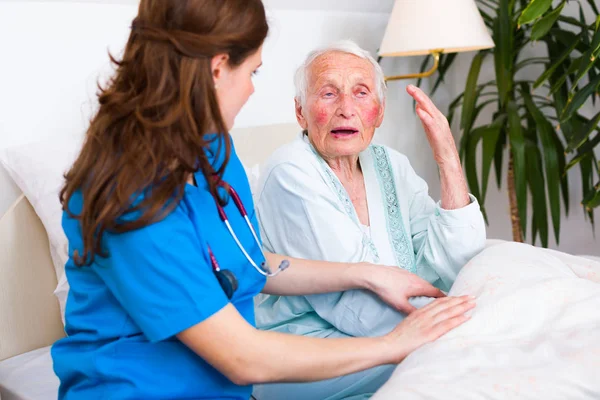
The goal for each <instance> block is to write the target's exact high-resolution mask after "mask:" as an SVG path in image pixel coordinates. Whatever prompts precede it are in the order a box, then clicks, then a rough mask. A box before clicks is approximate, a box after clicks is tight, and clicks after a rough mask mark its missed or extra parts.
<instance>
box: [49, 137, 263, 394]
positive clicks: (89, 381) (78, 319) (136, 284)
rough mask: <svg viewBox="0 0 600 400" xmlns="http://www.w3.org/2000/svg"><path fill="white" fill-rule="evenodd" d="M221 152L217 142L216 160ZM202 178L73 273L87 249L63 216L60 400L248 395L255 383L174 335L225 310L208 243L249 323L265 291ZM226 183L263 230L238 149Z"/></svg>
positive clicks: (233, 212) (251, 249) (237, 221)
mask: <svg viewBox="0 0 600 400" xmlns="http://www.w3.org/2000/svg"><path fill="white" fill-rule="evenodd" d="M228 138H229V140H231V139H230V137H229V136H228ZM217 146H218V143H217V141H215V142H213V145H212V146H211V150H212V153H214V152H215V150H216V147H217ZM223 152H224V151H223ZM223 152H222V153H223ZM207 154H208V156H209V159H210V160H211V162H212V163H213V165H214V166H215V167H218V165H219V164H220V163H222V158H223V157H221V158H220V159H215V157H214V156H213V155H212V154H211V152H210V151H209V152H207ZM195 177H196V182H197V187H195V186H192V185H187V186H186V188H185V194H184V196H183V199H182V200H181V202H180V203H179V204H178V206H177V207H176V209H175V210H174V211H173V212H171V213H170V214H169V215H168V216H167V217H166V218H164V219H163V220H161V221H159V222H156V223H154V224H152V225H149V226H146V227H144V228H142V229H138V230H135V231H131V232H127V233H122V234H109V233H107V234H105V235H104V237H103V246H104V248H105V249H107V250H108V254H109V256H108V257H107V258H101V257H99V256H97V257H96V259H95V262H94V263H93V264H92V265H91V266H89V267H87V266H86V267H82V268H79V267H77V266H75V263H74V261H73V259H72V255H73V252H74V251H75V250H76V249H82V248H83V246H82V243H83V242H82V238H81V229H80V225H79V222H78V221H77V220H75V219H72V218H70V217H69V216H68V215H67V214H66V213H65V214H64V215H63V228H64V231H65V234H66V236H67V238H68V239H69V255H70V256H71V258H70V259H69V261H68V262H67V264H66V267H65V270H66V274H67V278H68V281H69V284H70V287H71V289H70V292H69V297H68V300H67V309H66V332H67V335H68V337H66V338H64V339H61V340H59V341H58V342H57V343H55V344H54V346H53V347H52V357H53V360H54V371H55V373H56V375H57V376H58V377H59V378H60V381H61V384H60V391H59V399H86V400H88V399H184V398H185V399H244V400H247V399H248V398H249V397H250V394H251V387H250V386H244V387H242V386H237V385H235V384H233V383H232V382H231V381H229V380H228V379H227V378H226V377H225V376H224V375H222V374H221V373H220V372H218V371H217V370H216V369H214V368H213V367H212V366H210V365H209V364H208V363H207V362H205V361H204V360H203V359H202V358H201V357H199V356H198V355H196V354H195V353H194V352H193V351H191V350H190V349H188V348H187V347H186V346H185V345H184V344H183V343H181V342H180V341H179V340H177V338H176V337H175V335H176V334H177V333H179V332H181V331H183V330H185V329H187V328H189V327H192V326H194V325H196V324H198V323H199V322H202V321H204V320H205V319H207V318H208V317H210V316H211V315H213V314H214V313H216V312H217V311H219V310H220V309H222V308H223V307H224V306H225V305H227V304H228V299H227V297H226V295H225V294H224V293H223V290H222V289H221V287H220V285H219V283H218V281H217V279H216V277H215V275H214V273H213V270H212V266H211V264H210V259H209V257H208V251H207V243H208V244H210V247H211V249H212V250H213V253H214V254H215V257H216V258H217V260H218V261H219V265H220V267H221V268H222V269H229V270H231V271H232V272H233V273H234V274H235V275H236V276H237V278H238V281H239V288H238V290H237V291H236V293H235V295H234V297H233V299H232V300H231V303H232V304H233V305H234V306H235V307H236V308H237V310H238V311H239V312H240V314H241V315H242V316H243V317H244V318H245V319H246V320H247V321H248V322H249V323H250V324H252V325H254V324H255V322H254V307H253V297H254V296H255V295H256V294H257V293H259V292H260V291H261V290H262V288H263V287H264V284H265V277H264V276H263V275H261V274H259V273H258V272H257V271H256V270H255V269H254V268H253V267H252V266H251V265H250V264H249V263H248V261H247V260H246V258H245V257H244V255H243V254H242V252H241V251H240V250H239V249H238V247H237V245H236V244H235V242H234V240H233V238H232V237H231V235H230V234H229V232H228V231H227V228H226V227H225V225H224V224H223V222H221V219H220V218H219V215H218V213H217V209H216V206H215V203H214V200H213V198H212V196H211V195H210V193H209V192H208V190H207V184H206V180H205V179H204V177H203V175H202V173H197V174H196V175H195ZM224 180H225V181H226V182H228V183H229V184H230V185H231V186H232V187H233V188H234V189H235V190H236V191H237V192H238V194H239V195H240V198H241V199H242V202H243V203H244V206H245V207H246V209H247V210H248V212H249V213H250V220H251V221H252V224H253V225H254V229H255V230H256V232H257V233H258V232H259V228H258V224H257V221H256V218H255V215H254V204H253V202H252V196H251V193H250V187H249V184H248V180H247V177H246V174H245V171H244V169H243V167H242V164H241V162H240V160H239V159H238V157H237V155H236V153H235V150H234V149H233V145H232V152H231V158H230V161H229V164H228V165H227V168H226V170H225V174H224ZM82 202H83V199H82V196H81V193H76V194H75V195H74V196H73V197H72V199H71V201H70V203H69V209H70V210H72V211H73V212H74V213H75V214H78V213H79V212H80V210H81V209H82ZM224 209H225V212H226V213H227V216H228V217H229V221H230V223H231V225H232V227H233V229H234V231H235V232H236V234H237V235H238V237H239V239H240V241H241V242H242V244H243V245H244V247H245V248H246V251H248V253H249V254H250V255H251V257H252V258H253V259H254V260H255V261H256V262H257V263H258V262H262V261H263V260H264V257H263V256H262V253H261V251H260V249H259V248H258V246H257V245H256V244H255V242H254V239H253V237H252V234H251V232H250V229H249V228H248V226H247V225H246V223H245V221H244V220H243V218H242V217H241V215H240V213H239V212H238V210H237V208H236V206H235V204H234V203H233V201H229V202H228V204H227V205H226V206H225V207H224ZM80 254H82V253H81V250H80ZM214 346H215V347H219V346H220V344H219V343H218V342H216V343H214ZM221 350H222V351H224V352H227V349H226V348H222V349H221Z"/></svg>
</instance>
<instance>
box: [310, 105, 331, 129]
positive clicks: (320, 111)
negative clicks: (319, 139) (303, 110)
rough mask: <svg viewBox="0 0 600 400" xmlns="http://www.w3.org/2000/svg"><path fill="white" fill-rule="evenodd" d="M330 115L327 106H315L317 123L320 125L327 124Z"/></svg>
mask: <svg viewBox="0 0 600 400" xmlns="http://www.w3.org/2000/svg"><path fill="white" fill-rule="evenodd" d="M329 115H330V113H329V110H328V109H327V107H323V106H316V107H315V108H314V116H315V123H316V124H317V125H319V126H323V125H327V123H328V122H329V119H330V118H329Z"/></svg>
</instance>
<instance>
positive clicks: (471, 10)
mask: <svg viewBox="0 0 600 400" xmlns="http://www.w3.org/2000/svg"><path fill="white" fill-rule="evenodd" d="M492 47H494V41H493V40H492V38H491V37H490V34H489V32H488V30H487V27H486V26H485V23H484V22H483V19H482V18H481V15H480V14H479V10H478V9H477V5H476V4H475V1H474V0H395V3H394V9H393V10H392V14H391V15H390V19H389V21H388V24H387V28H386V30H385V35H384V36H383V41H382V42H381V46H380V47H379V56H380V57H401V56H418V55H427V54H431V55H432V56H433V60H434V65H433V67H432V68H431V69H430V70H428V71H425V72H421V73H416V74H409V75H397V76H389V77H386V78H385V80H386V81H393V80H399V79H415V78H425V77H428V76H431V75H432V74H433V73H434V72H435V71H436V70H437V68H438V65H439V60H440V54H442V53H456V52H462V51H475V50H482V49H489V48H492Z"/></svg>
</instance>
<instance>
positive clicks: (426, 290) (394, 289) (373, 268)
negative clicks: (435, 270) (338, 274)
mask: <svg viewBox="0 0 600 400" xmlns="http://www.w3.org/2000/svg"><path fill="white" fill-rule="evenodd" d="M363 265H364V266H366V267H367V268H368V269H369V270H370V271H369V272H368V273H367V274H366V276H367V277H368V282H367V285H366V288H367V289H369V290H370V291H372V292H373V293H375V294H376V295H377V296H379V298H381V300H383V301H384V302H386V303H387V304H389V305H390V306H392V307H394V308H395V309H397V310H398V311H402V312H404V313H407V314H410V313H411V312H413V311H415V310H416V307H415V306H413V305H412V304H410V302H409V299H410V298H411V297H421V296H425V297H444V296H446V295H445V294H444V292H442V291H441V290H439V289H438V288H436V287H435V286H433V285H432V284H431V283H429V282H427V281H426V280H425V279H423V278H421V277H419V276H418V275H415V274H413V273H410V272H408V271H406V270H403V269H401V268H398V267H388V266H383V265H373V264H366V263H365V264H363Z"/></svg>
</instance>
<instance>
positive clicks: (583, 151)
mask: <svg viewBox="0 0 600 400" xmlns="http://www.w3.org/2000/svg"><path fill="white" fill-rule="evenodd" d="M598 144H600V134H598V135H596V137H594V138H593V139H592V140H590V141H588V142H586V143H584V144H583V146H581V147H580V148H579V149H578V152H577V155H576V156H575V157H573V159H572V160H571V161H569V163H568V164H567V166H566V167H565V170H566V171H568V170H570V169H571V168H573V167H574V166H576V165H577V164H580V165H581V164H582V163H583V161H584V160H586V158H588V157H589V158H590V161H591V164H590V167H589V170H590V171H591V170H592V168H593V165H594V164H593V159H592V155H593V151H594V148H595V147H596V146H598ZM583 172H584V171H582V174H581V176H582V181H583V184H584V186H585V183H586V182H587V181H589V184H590V185H591V182H592V175H591V174H590V173H587V170H586V173H585V174H584V173H583ZM586 177H587V178H588V179H586ZM584 189H585V188H584Z"/></svg>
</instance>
